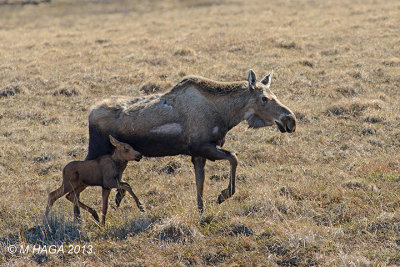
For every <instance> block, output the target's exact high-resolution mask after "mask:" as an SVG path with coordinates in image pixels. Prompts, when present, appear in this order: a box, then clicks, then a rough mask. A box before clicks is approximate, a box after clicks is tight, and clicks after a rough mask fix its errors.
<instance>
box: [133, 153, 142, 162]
mask: <svg viewBox="0 0 400 267" xmlns="http://www.w3.org/2000/svg"><path fill="white" fill-rule="evenodd" d="M142 158H143V156H142V154H138V155H136V158H135V160H136V161H140V160H141V159H142Z"/></svg>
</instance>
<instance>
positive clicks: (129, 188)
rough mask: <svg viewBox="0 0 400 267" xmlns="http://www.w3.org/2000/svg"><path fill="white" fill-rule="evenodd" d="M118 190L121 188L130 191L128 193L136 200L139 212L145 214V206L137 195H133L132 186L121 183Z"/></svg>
mask: <svg viewBox="0 0 400 267" xmlns="http://www.w3.org/2000/svg"><path fill="white" fill-rule="evenodd" d="M118 188H121V189H124V190H126V191H128V193H129V194H131V196H132V197H133V199H134V200H135V202H136V206H137V207H138V208H139V210H140V211H141V212H144V208H143V205H142V204H141V203H140V201H139V199H138V198H137V197H136V195H135V193H133V190H132V188H131V186H130V185H129V184H128V183H124V182H121V183H120V184H119V186H118Z"/></svg>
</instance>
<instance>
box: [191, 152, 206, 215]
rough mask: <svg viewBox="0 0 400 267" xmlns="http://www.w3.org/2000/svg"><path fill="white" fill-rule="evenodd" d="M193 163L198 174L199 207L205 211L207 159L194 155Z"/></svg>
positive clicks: (201, 210) (196, 174)
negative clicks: (204, 193) (205, 167)
mask: <svg viewBox="0 0 400 267" xmlns="http://www.w3.org/2000/svg"><path fill="white" fill-rule="evenodd" d="M192 163H193V166H194V173H195V176H196V189H197V208H198V209H199V211H200V212H201V213H203V211H204V208H203V191H204V166H205V165H206V159H205V158H202V157H192Z"/></svg>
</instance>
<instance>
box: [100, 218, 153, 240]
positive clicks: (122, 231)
mask: <svg viewBox="0 0 400 267" xmlns="http://www.w3.org/2000/svg"><path fill="white" fill-rule="evenodd" d="M157 220H158V219H157V218H156V217H145V218H138V219H136V220H133V221H128V222H126V223H125V224H123V225H121V226H112V227H110V228H108V229H105V230H104V231H103V232H102V233H100V234H99V235H98V236H97V238H105V239H117V240H123V239H126V238H128V237H131V236H135V235H137V234H140V233H144V232H146V231H148V230H150V229H151V228H152V227H153V223H154V222H156V221H157Z"/></svg>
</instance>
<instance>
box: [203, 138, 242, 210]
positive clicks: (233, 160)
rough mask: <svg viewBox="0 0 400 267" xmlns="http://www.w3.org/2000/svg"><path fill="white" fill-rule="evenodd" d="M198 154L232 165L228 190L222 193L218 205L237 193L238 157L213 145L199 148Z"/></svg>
mask: <svg viewBox="0 0 400 267" xmlns="http://www.w3.org/2000/svg"><path fill="white" fill-rule="evenodd" d="M198 154H200V155H201V156H202V157H204V158H206V159H209V160H212V161H214V160H227V161H229V163H230V165H231V175H230V178H229V185H228V188H226V189H224V190H222V191H221V194H220V195H219V196H218V204H221V203H222V202H224V201H225V200H226V199H227V198H230V197H231V196H232V195H233V194H234V193H235V180H236V167H237V157H236V155H235V154H234V153H231V152H229V151H227V150H224V149H220V148H217V147H216V146H215V145H213V144H206V145H203V146H201V147H200V148H199V150H198Z"/></svg>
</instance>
